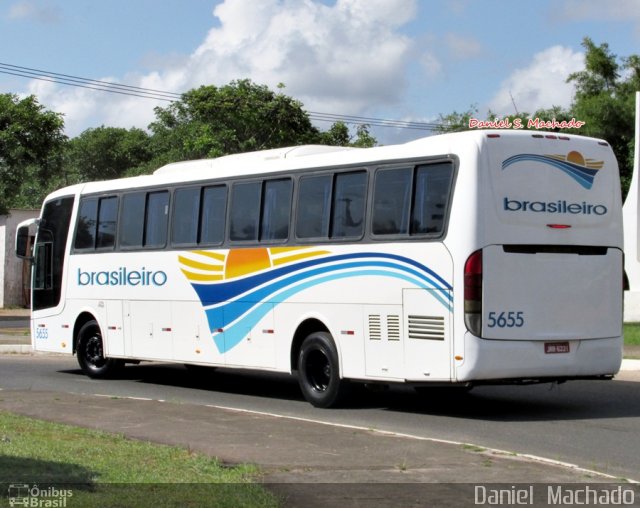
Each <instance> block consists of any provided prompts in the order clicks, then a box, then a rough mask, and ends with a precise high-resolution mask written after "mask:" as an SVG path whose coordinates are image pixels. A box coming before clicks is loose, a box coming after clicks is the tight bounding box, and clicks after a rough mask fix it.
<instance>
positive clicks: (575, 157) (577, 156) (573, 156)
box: [567, 150, 585, 166]
mask: <svg viewBox="0 0 640 508" xmlns="http://www.w3.org/2000/svg"><path fill="white" fill-rule="evenodd" d="M567 161H568V162H573V163H574V164H578V165H580V166H584V165H585V160H584V157H583V156H582V154H581V153H580V152H576V151H575V150H574V151H572V152H569V153H568V154H567Z"/></svg>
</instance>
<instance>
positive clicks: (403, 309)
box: [17, 131, 623, 407]
mask: <svg viewBox="0 0 640 508" xmlns="http://www.w3.org/2000/svg"><path fill="white" fill-rule="evenodd" d="M28 234H29V233H28V225H27V224H24V225H23V227H22V228H20V230H19V232H18V235H17V253H18V254H19V255H21V256H27V255H28V253H27V252H26V249H25V247H24V245H26V243H27V242H26V238H27V236H28ZM622 242H623V239H622V219H621V197H620V185H619V175H618V167H617V163H616V160H615V158H614V155H613V153H612V150H611V148H610V146H609V145H608V144H607V143H606V142H605V141H602V140H598V139H591V138H585V137H580V136H577V135H576V136H574V135H569V136H565V135H557V134H552V133H543V132H536V131H534V132H532V131H474V132H465V133H457V134H446V135H441V136H434V137H428V138H424V139H420V140H417V141H413V142H410V143H406V144H403V145H397V146H387V147H377V148H368V149H343V148H342V149H341V148H335V147H318V146H304V147H293V148H284V149H277V150H269V151H263V152H256V153H249V154H241V155H233V156H227V157H221V158H218V159H213V160H201V161H191V162H182V163H176V164H170V165H168V166H165V167H163V168H160V169H158V170H157V171H156V172H155V173H154V174H153V175H149V176H141V177H135V178H127V179H120V180H113V181H108V182H94V183H87V184H82V185H76V186H72V187H68V188H64V189H61V190H58V191H56V192H54V193H53V194H51V195H49V196H48V197H47V198H46V200H45V202H44V205H43V208H42V214H41V217H40V219H39V220H38V224H37V236H36V239H35V250H34V254H33V261H34V269H33V295H32V307H33V312H32V337H33V347H34V349H36V350H39V351H52V352H57V353H70V354H71V353H75V354H76V355H77V357H78V361H79V363H80V366H81V367H82V369H83V371H84V372H85V373H86V374H88V375H89V376H92V377H97V378H99V377H106V376H108V375H110V374H111V373H112V372H113V371H114V370H115V369H116V368H118V367H120V366H121V365H122V364H123V363H124V362H126V361H129V360H131V361H134V360H135V361H140V360H142V361H147V360H149V361H161V362H180V363H185V364H188V365H202V366H213V367H229V368H241V369H264V370H269V371H275V372H285V373H297V375H298V379H299V382H300V387H301V389H302V392H303V394H304V397H305V398H306V399H307V400H308V401H309V402H311V403H312V404H314V405H316V406H319V407H328V406H332V405H334V404H336V403H338V402H339V401H340V399H341V398H342V396H343V395H344V393H345V391H346V389H347V388H348V386H349V384H350V383H351V382H353V381H358V382H366V383H384V384H389V383H408V384H413V385H416V386H434V385H441V384H447V385H455V386H465V387H468V386H472V385H474V384H483V383H484V384H486V383H525V382H549V381H564V380H568V379H610V378H612V377H613V375H614V374H615V373H616V372H617V371H618V369H619V367H620V362H621V353H622V278H623V277H622V273H623V268H622V265H623V254H622Z"/></svg>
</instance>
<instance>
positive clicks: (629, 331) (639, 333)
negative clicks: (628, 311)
mask: <svg viewBox="0 0 640 508" xmlns="http://www.w3.org/2000/svg"><path fill="white" fill-rule="evenodd" d="M623 330H624V332H623V333H624V343H625V345H627V346H640V323H625V324H624V329H623Z"/></svg>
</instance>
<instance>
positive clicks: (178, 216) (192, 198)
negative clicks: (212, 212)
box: [171, 187, 200, 245]
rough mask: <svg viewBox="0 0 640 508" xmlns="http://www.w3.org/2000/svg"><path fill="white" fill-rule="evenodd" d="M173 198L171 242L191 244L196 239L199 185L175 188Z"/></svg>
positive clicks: (195, 241)
mask: <svg viewBox="0 0 640 508" xmlns="http://www.w3.org/2000/svg"><path fill="white" fill-rule="evenodd" d="M173 199H174V205H173V219H172V222H171V243H172V244H174V245H189V244H192V245H193V244H195V243H197V241H198V215H199V211H200V187H190V188H186V189H176V191H175V192H174V194H173Z"/></svg>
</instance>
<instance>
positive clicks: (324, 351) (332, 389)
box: [298, 332, 348, 408]
mask: <svg viewBox="0 0 640 508" xmlns="http://www.w3.org/2000/svg"><path fill="white" fill-rule="evenodd" d="M298 382H299V383H300V389H301V390H302V394H303V395H304V398H305V399H306V400H307V401H309V402H310V403H311V404H312V405H314V406H315V407H321V408H327V407H332V406H336V405H338V404H339V403H340V402H341V401H342V400H344V397H345V396H346V392H347V390H348V384H347V381H345V380H343V379H340V366H339V362H338V351H337V349H336V346H335V344H334V342H333V339H332V337H331V335H330V334H329V333H326V332H316V333H312V334H311V335H309V336H308V337H307V338H306V339H304V341H303V342H302V347H301V348H300V353H299V355H298Z"/></svg>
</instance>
